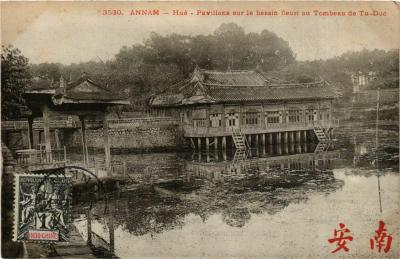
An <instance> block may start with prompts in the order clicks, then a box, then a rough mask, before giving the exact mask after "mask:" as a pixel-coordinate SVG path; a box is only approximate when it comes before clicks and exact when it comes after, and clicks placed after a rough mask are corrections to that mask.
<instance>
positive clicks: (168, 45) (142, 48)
mask: <svg viewBox="0 0 400 259" xmlns="http://www.w3.org/2000/svg"><path fill="white" fill-rule="evenodd" d="M294 60H295V57H294V54H293V52H292V50H291V49H290V47H289V44H288V42H287V41H285V40H283V39H282V38H279V37H278V36H277V35H275V34H274V33H272V32H269V31H267V30H264V31H262V32H261V33H259V34H258V33H246V32H245V31H244V29H243V28H241V27H239V26H238V25H236V24H234V23H229V24H222V25H221V26H220V27H219V28H218V29H216V30H215V32H214V33H213V34H211V35H197V36H188V35H179V34H171V35H167V36H161V35H159V34H157V33H152V34H151V35H150V37H149V38H148V39H147V40H146V41H145V42H144V43H143V44H135V45H133V46H130V47H127V46H124V47H122V48H121V50H120V52H119V53H118V54H117V55H116V56H115V59H113V60H111V61H107V62H102V61H101V60H98V61H90V62H87V63H81V64H72V65H69V66H64V65H61V64H49V63H43V64H38V65H33V66H32V72H33V74H34V75H41V76H48V77H49V78H53V79H58V78H59V77H60V76H61V75H63V76H64V77H65V78H67V79H76V78H77V77H79V75H80V74H81V73H82V72H83V71H85V72H87V73H89V74H91V75H92V76H93V77H95V78H96V79H97V80H99V81H104V82H107V83H108V84H109V87H112V88H114V89H116V90H120V91H121V90H124V89H130V91H129V92H130V94H131V97H132V98H131V99H132V101H133V105H134V109H140V108H141V107H143V104H144V103H145V101H146V100H147V99H148V97H149V96H150V95H152V94H154V93H156V92H159V91H160V90H163V89H165V88H166V87H167V86H169V85H171V84H173V83H176V82H178V81H180V80H182V79H184V78H186V77H187V76H188V75H189V73H190V72H191V71H192V70H193V68H194V67H195V66H196V65H198V66H199V67H201V68H206V69H216V70H227V69H233V70H237V69H255V68H258V69H261V70H264V71H269V70H272V69H278V68H282V67H284V66H286V65H287V64H290V63H291V62H293V61H294Z"/></svg>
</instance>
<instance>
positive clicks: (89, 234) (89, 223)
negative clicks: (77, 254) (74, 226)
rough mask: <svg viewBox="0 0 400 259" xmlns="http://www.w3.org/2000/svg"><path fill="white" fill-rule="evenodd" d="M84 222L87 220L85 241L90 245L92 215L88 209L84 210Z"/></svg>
mask: <svg viewBox="0 0 400 259" xmlns="http://www.w3.org/2000/svg"><path fill="white" fill-rule="evenodd" d="M86 222H87V241H86V243H87V244H88V245H89V246H91V245H92V215H91V211H90V209H88V210H87V211H86Z"/></svg>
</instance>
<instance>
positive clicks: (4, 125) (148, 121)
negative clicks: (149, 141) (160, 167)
mask: <svg viewBox="0 0 400 259" xmlns="http://www.w3.org/2000/svg"><path fill="white" fill-rule="evenodd" d="M107 122H108V123H109V126H110V127H111V128H119V127H121V128H124V127H136V126H140V125H177V124H179V123H180V120H179V119H176V118H173V117H147V118H123V119H108V120H107ZM49 124H50V128H80V127H81V123H80V121H76V120H73V119H68V120H51V121H50V123H49ZM102 126H103V122H102V121H101V120H87V121H86V127H87V128H91V127H102ZM32 127H33V128H34V129H43V121H34V122H33V125H32ZM1 129H2V130H27V129H28V121H2V122H1Z"/></svg>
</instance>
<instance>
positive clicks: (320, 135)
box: [314, 124, 330, 142]
mask: <svg viewBox="0 0 400 259" xmlns="http://www.w3.org/2000/svg"><path fill="white" fill-rule="evenodd" d="M314 133H315V135H316V136H317V139H318V141H319V142H326V141H329V140H330V138H329V134H328V133H327V130H325V129H324V128H323V127H322V126H321V125H319V124H314Z"/></svg>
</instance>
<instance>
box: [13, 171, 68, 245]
mask: <svg viewBox="0 0 400 259" xmlns="http://www.w3.org/2000/svg"><path fill="white" fill-rule="evenodd" d="M71 190H72V188H71V179H70V177H66V176H64V175H44V174H20V175H16V176H15V197H14V198H15V199H14V206H15V207H14V211H15V214H14V215H15V218H14V241H33V242H66V241H68V239H69V224H70V222H71V215H70V209H71Z"/></svg>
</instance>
